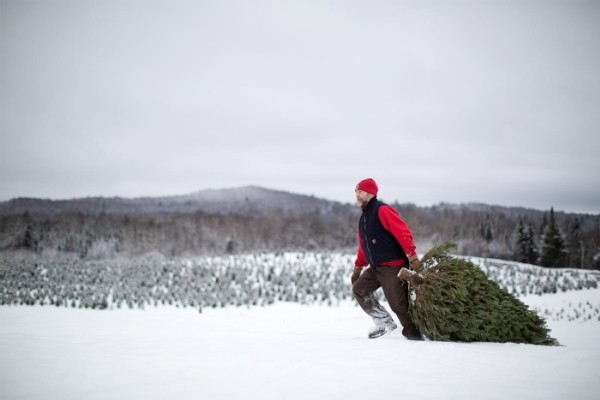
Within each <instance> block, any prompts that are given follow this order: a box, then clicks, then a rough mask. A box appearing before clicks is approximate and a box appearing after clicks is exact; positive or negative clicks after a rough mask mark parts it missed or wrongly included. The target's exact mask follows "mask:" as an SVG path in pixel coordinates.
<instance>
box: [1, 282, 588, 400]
mask: <svg viewBox="0 0 600 400" xmlns="http://www.w3.org/2000/svg"><path fill="white" fill-rule="evenodd" d="M522 299H523V300H524V301H525V302H526V303H527V304H529V305H530V306H531V307H534V308H536V307H537V308H539V309H541V310H561V309H566V310H567V311H565V312H568V310H569V304H572V305H574V306H573V307H575V308H576V305H577V304H591V305H592V307H598V306H599V305H600V289H598V288H596V289H584V290H579V291H568V292H565V293H558V294H545V295H543V296H535V295H529V296H525V297H523V298H522ZM557 312H558V311H557ZM370 325H371V322H370V321H369V319H368V318H367V317H366V316H365V315H364V314H363V313H362V311H361V310H360V309H359V308H358V307H356V306H354V305H353V304H352V303H351V302H348V301H344V302H342V303H341V304H340V305H339V306H333V307H327V306H322V305H310V306H309V305H300V304H298V303H286V302H276V303H275V304H274V305H271V306H265V307H250V308H248V307H226V308H216V309H212V308H211V309H205V310H204V312H203V313H201V314H200V313H198V311H197V310H196V309H193V308H175V307H156V308H153V307H148V308H146V309H145V310H139V309H133V310H131V309H114V310H110V311H106V310H105V311H98V310H89V309H79V308H67V307H53V306H3V307H0V360H1V366H0V368H1V372H0V398H1V399H4V400H12V399H44V400H46V399H61V400H63V399H64V400H67V399H86V400H87V399H144V400H148V399H165V398H166V399H178V400H179V399H249V398H251V399H302V400H306V399H327V400H333V399H343V400H351V399H387V398H390V399H391V398H395V399H400V398H404V399H502V400H506V399H511V400H516V399H544V400H548V399H594V400H595V399H597V398H598V394H599V393H600V340H599V338H600V322H599V321H598V320H597V318H594V319H592V320H587V321H585V322H582V321H581V320H577V321H568V320H567V319H565V318H562V319H559V320H555V319H552V318H548V325H549V327H550V328H551V329H552V335H553V336H554V337H555V338H557V339H558V340H559V341H560V343H561V344H562V345H563V346H560V347H546V346H533V345H522V344H499V343H443V342H431V341H425V342H412V341H408V340H405V339H404V338H403V337H402V336H401V335H400V334H399V333H398V332H397V331H396V332H393V333H392V334H390V335H388V336H384V337H382V338H380V339H375V340H369V339H367V338H366V333H367V330H368V329H369V328H370Z"/></svg>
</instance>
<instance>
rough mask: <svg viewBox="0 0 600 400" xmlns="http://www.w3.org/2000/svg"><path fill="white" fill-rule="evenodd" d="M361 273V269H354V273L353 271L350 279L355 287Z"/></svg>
mask: <svg viewBox="0 0 600 400" xmlns="http://www.w3.org/2000/svg"><path fill="white" fill-rule="evenodd" d="M361 271H362V270H361V269H360V268H354V271H352V276H351V277H350V281H351V282H352V284H353V285H354V282H356V281H357V280H358V277H359V276H360V273H361Z"/></svg>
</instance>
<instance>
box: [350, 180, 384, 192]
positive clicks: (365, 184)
mask: <svg viewBox="0 0 600 400" xmlns="http://www.w3.org/2000/svg"><path fill="white" fill-rule="evenodd" d="M356 190H363V191H365V192H367V193H371V194H372V195H374V196H377V191H378V190H379V188H378V187H377V184H376V183H375V181H374V180H373V179H372V178H367V179H363V180H362V181H360V182H358V185H356Z"/></svg>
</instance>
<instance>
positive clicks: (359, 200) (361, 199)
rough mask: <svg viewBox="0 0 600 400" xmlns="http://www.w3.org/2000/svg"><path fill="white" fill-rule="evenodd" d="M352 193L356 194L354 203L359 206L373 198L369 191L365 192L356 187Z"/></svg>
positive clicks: (364, 204)
mask: <svg viewBox="0 0 600 400" xmlns="http://www.w3.org/2000/svg"><path fill="white" fill-rule="evenodd" d="M354 193H355V194H356V205H357V206H359V207H364V206H366V205H367V203H368V202H369V200H371V198H373V195H372V194H371V193H367V192H365V191H364V190H360V189H356V190H355V191H354Z"/></svg>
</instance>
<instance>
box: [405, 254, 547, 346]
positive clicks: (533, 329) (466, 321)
mask: <svg viewBox="0 0 600 400" xmlns="http://www.w3.org/2000/svg"><path fill="white" fill-rule="evenodd" d="M455 248H456V245H455V244H454V243H445V244H443V245H441V246H438V247H434V248H433V249H431V250H430V251H429V252H428V253H427V254H425V256H424V257H423V259H422V262H423V266H424V268H423V271H422V272H420V273H418V274H417V273H415V272H412V271H408V270H407V269H403V270H402V273H401V277H402V279H404V280H407V281H409V282H410V283H411V287H412V288H413V290H414V292H415V295H416V297H415V300H414V301H412V302H411V304H410V313H411V316H412V319H413V321H414V323H415V324H416V325H417V327H418V328H419V329H420V331H421V332H422V333H423V334H424V335H425V336H426V337H427V338H429V339H431V340H438V341H459V342H501V343H504V342H514V343H529V344H543V345H558V342H557V341H556V339H553V338H552V337H550V336H549V332H550V331H549V329H548V328H547V327H546V322H545V321H544V319H542V318H541V317H539V316H538V315H537V314H536V313H535V312H534V311H532V310H530V309H529V308H528V307H527V306H526V305H525V304H524V303H523V302H521V301H520V300H519V299H517V298H516V297H514V296H513V295H511V294H510V293H508V292H507V291H506V290H504V289H502V288H501V287H500V286H498V284H496V283H495V282H493V281H491V280H489V279H488V278H487V276H486V275H485V273H484V272H483V271H482V270H481V269H480V268H479V267H477V266H476V265H475V264H473V263H472V262H470V261H468V260H466V259H463V258H458V257H453V256H451V255H449V252H450V251H451V250H453V249H455Z"/></svg>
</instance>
